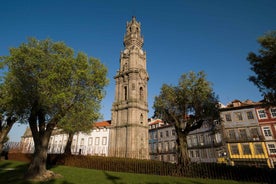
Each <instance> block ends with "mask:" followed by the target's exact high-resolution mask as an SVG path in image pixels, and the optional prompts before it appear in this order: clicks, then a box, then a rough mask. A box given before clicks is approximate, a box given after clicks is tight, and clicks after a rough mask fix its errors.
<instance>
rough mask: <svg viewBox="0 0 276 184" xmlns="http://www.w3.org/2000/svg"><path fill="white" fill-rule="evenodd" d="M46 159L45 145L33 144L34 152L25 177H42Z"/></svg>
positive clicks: (45, 170)
mask: <svg viewBox="0 0 276 184" xmlns="http://www.w3.org/2000/svg"><path fill="white" fill-rule="evenodd" d="M46 161H47V146H45V145H42V144H41V145H35V152H34V155H33V159H32V161H31V164H30V166H29V168H28V170H27V174H26V176H25V177H26V178H27V179H38V180H40V178H41V179H42V178H43V176H44V175H45V173H46V172H47V169H46Z"/></svg>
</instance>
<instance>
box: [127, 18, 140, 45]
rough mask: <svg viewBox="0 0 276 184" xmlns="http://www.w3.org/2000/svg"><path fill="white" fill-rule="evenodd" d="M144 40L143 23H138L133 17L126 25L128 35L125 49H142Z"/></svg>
mask: <svg viewBox="0 0 276 184" xmlns="http://www.w3.org/2000/svg"><path fill="white" fill-rule="evenodd" d="M143 44H144V39H143V37H142V36H141V23H140V22H137V21H136V18H135V16H132V19H131V21H130V22H127V25H126V34H125V37H124V46H125V48H130V47H133V46H136V47H138V48H142V46H143Z"/></svg>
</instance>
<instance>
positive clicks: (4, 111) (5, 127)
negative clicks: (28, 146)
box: [0, 81, 24, 153]
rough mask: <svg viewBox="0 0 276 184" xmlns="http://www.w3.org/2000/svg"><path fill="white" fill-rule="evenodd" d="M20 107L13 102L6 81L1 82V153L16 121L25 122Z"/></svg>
mask: <svg viewBox="0 0 276 184" xmlns="http://www.w3.org/2000/svg"><path fill="white" fill-rule="evenodd" d="M18 111H19V109H18V107H17V106H14V105H13V104H12V99H11V96H10V94H9V92H8V90H7V86H6V84H5V83H3V82H2V81H1V83H0V153H1V152H2V150H3V145H4V143H5V142H6V141H7V136H8V133H9V132H10V130H11V128H12V126H13V125H14V123H15V122H17V121H21V122H24V116H21V117H20V116H19V114H18Z"/></svg>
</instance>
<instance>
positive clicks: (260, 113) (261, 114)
mask: <svg viewBox="0 0 276 184" xmlns="http://www.w3.org/2000/svg"><path fill="white" fill-rule="evenodd" d="M257 112H258V116H259V118H260V119H265V118H267V116H266V113H265V110H264V109H260V110H258V111H257Z"/></svg>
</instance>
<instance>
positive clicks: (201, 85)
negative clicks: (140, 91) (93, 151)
mask: <svg viewBox="0 0 276 184" xmlns="http://www.w3.org/2000/svg"><path fill="white" fill-rule="evenodd" d="M153 107H154V109H155V116H156V117H159V118H161V119H162V120H163V121H166V122H167V123H175V124H176V126H177V127H180V126H181V123H183V122H186V127H183V128H185V130H184V131H187V132H186V133H188V132H189V131H192V130H193V126H195V125H196V124H195V122H197V121H199V120H215V119H219V111H218V100H217V97H216V96H215V94H214V92H213V89H212V88H211V83H210V82H208V81H207V80H206V75H205V74H204V72H199V73H198V74H195V73H194V72H190V73H188V74H183V75H182V76H181V77H180V80H179V83H178V85H177V86H172V85H167V84H164V85H163V86H162V88H161V92H160V95H159V96H157V97H155V101H154V106H153Z"/></svg>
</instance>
